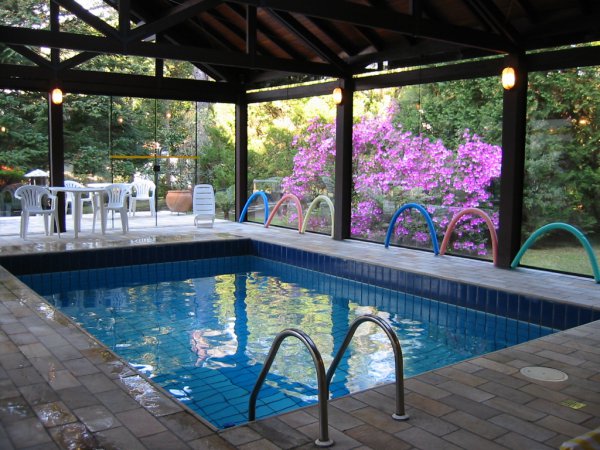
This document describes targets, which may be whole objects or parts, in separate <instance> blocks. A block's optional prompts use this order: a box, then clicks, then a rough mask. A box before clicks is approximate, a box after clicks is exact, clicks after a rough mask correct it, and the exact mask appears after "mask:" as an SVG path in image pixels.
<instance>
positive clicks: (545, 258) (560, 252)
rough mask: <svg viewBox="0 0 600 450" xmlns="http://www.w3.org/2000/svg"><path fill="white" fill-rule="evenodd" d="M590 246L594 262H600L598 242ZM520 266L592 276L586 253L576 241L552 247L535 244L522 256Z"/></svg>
mask: <svg viewBox="0 0 600 450" xmlns="http://www.w3.org/2000/svg"><path fill="white" fill-rule="evenodd" d="M590 244H591V245H592V248H593V249H594V253H595V255H596V260H598V261H600V241H596V242H592V241H590ZM521 265H523V266H532V267H539V268H542V269H550V270H557V271H561V272H569V273H575V274H581V275H589V276H593V272H592V265H591V264H590V261H589V258H588V255H587V252H586V251H585V249H584V248H583V246H582V245H581V244H580V243H579V241H577V240H576V239H573V241H572V242H571V241H569V242H558V243H556V244H553V245H549V244H547V243H546V244H542V243H540V242H536V243H535V244H534V245H533V246H532V247H530V248H529V250H527V251H526V252H525V254H524V255H523V258H522V259H521Z"/></svg>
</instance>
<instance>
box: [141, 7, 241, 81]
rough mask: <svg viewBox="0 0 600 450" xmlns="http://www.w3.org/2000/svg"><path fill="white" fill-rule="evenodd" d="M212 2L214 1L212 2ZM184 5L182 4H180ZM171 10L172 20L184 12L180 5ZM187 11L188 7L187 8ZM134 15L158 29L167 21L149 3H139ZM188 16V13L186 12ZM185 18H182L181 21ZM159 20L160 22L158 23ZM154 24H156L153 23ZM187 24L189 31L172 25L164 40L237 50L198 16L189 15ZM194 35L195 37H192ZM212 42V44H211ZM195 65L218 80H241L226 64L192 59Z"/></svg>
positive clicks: (174, 43)
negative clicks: (162, 19)
mask: <svg viewBox="0 0 600 450" xmlns="http://www.w3.org/2000/svg"><path fill="white" fill-rule="evenodd" d="M205 1H206V2H212V1H213V0H205ZM211 4H212V3H211ZM186 5H190V6H191V7H193V8H195V6H194V5H191V4H190V3H189V2H188V3H186ZM203 5H204V8H206V7H207V6H208V5H209V3H205V4H203ZM180 6H182V5H180ZM170 11H172V12H173V16H174V17H173V18H171V19H169V20H171V21H173V20H174V19H175V18H177V19H178V20H179V19H182V15H181V14H180V13H182V11H181V9H179V7H175V8H173V9H171V10H170ZM186 11H187V9H186ZM133 14H134V16H135V17H136V18H137V20H138V21H140V22H143V23H144V24H148V25H149V26H154V27H156V29H158V28H162V27H164V25H165V23H164V22H161V20H160V17H159V14H158V13H157V12H155V11H150V10H149V9H148V8H147V5H145V4H144V7H140V6H139V5H138V6H136V9H135V11H133ZM185 15H186V16H187V13H186V14H185ZM183 21H184V20H183V19H182V20H180V22H178V23H181V22H183ZM157 22H158V23H157ZM152 24H156V25H152ZM185 24H186V30H187V33H186V32H185V31H183V30H182V29H181V28H180V27H174V26H173V27H172V28H170V29H168V30H166V31H164V32H162V33H161V36H162V37H163V39H164V42H169V43H171V44H172V45H175V46H180V45H183V46H186V45H189V46H194V47H195V46H199V45H204V46H208V47H211V46H216V47H218V48H221V49H223V50H226V51H236V50H237V47H235V46H233V45H230V44H229V43H226V42H223V41H222V40H221V39H220V35H219V33H218V32H217V31H216V30H213V29H212V28H211V27H210V26H208V25H205V24H202V23H200V22H199V21H198V20H197V18H196V17H187V22H186V23H185ZM144 26H145V25H140V26H139V27H138V28H140V29H141V28H143V27H144ZM138 28H135V29H133V30H132V31H131V33H136V32H137V31H138ZM146 30H147V31H149V30H150V29H149V28H148V29H146ZM145 34H147V33H145V32H144V33H141V34H140V36H138V37H140V38H143V39H148V37H150V36H142V35H145ZM192 36H193V37H192ZM211 44H212V45H211ZM190 62H191V63H192V64H193V65H194V66H196V67H198V68H199V69H200V70H202V71H203V72H205V73H206V74H208V75H209V76H210V77H211V78H213V79H215V80H218V81H238V80H239V76H238V74H234V73H232V70H231V69H230V68H228V67H224V66H220V67H218V66H215V65H209V64H206V63H202V62H200V61H190Z"/></svg>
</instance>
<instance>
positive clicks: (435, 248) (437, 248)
mask: <svg viewBox="0 0 600 450" xmlns="http://www.w3.org/2000/svg"><path fill="white" fill-rule="evenodd" d="M407 209H416V210H418V211H419V212H420V213H421V214H423V217H424V218H425V221H426V222H427V227H428V228H429V235H430V236H431V242H432V243H433V254H434V255H439V254H440V246H439V243H438V239H437V235H436V234H435V225H434V224H433V220H431V216H430V215H429V213H428V212H427V210H426V209H425V208H423V206H422V205H419V204H418V203H405V204H404V205H402V206H401V207H400V208H398V210H397V211H396V212H395V213H394V217H392V220H390V225H389V227H388V230H387V234H386V236H385V248H388V247H389V246H390V239H391V238H392V233H393V232H394V225H395V224H396V220H398V217H400V214H402V213H403V212H404V211H405V210H407Z"/></svg>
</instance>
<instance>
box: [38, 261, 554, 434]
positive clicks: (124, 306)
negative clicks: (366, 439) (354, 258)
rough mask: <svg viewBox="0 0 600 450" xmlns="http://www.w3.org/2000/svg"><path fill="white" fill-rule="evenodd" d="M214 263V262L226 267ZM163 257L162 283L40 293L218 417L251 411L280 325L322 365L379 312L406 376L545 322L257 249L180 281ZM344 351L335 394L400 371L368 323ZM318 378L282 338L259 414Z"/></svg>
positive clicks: (532, 333) (298, 401) (296, 397)
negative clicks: (392, 287) (284, 260)
mask: <svg viewBox="0 0 600 450" xmlns="http://www.w3.org/2000/svg"><path fill="white" fill-rule="evenodd" d="M219 261H221V260H219ZM218 264H220V265H219V267H222V268H223V270H221V272H225V271H226V269H227V267H228V266H229V265H228V264H227V263H225V264H223V263H222V261H221V262H219V263H218ZM163 266H164V265H161V266H160V267H162V268H157V267H153V266H147V267H148V270H151V271H155V272H153V273H157V275H156V278H157V279H159V280H161V281H160V282H155V283H144V284H136V283H135V282H133V281H131V280H127V281H126V280H120V281H118V282H117V281H115V282H113V283H104V284H105V285H106V286H107V287H102V288H95V289H71V290H62V291H61V292H56V293H53V294H48V295H46V298H47V299H48V300H49V301H50V302H51V303H53V304H54V305H56V306H57V307H59V308H60V309H61V310H62V311H63V312H65V313H66V314H68V315H70V316H72V317H73V318H74V319H75V320H76V321H77V322H79V323H80V324H81V325H82V326H83V327H84V328H86V329H87V330H88V331H89V332H91V333H92V334H94V335H95V336H96V337H97V338H98V339H99V340H101V341H102V342H104V343H105V344H106V345H107V346H109V347H110V348H111V349H113V350H114V351H115V352H116V353H118V354H119V355H120V356H121V357H123V358H124V359H126V360H127V361H129V362H130V364H132V365H133V366H134V367H135V368H136V369H137V370H139V371H141V372H143V373H144V374H146V375H147V376H149V377H151V378H152V379H153V380H154V381H155V382H157V383H159V384H160V385H161V386H163V387H164V388H165V389H167V390H168V391H170V392H171V394H172V395H173V396H175V397H176V398H178V399H179V400H181V401H183V402H185V403H186V404H188V405H189V406H190V407H192V408H193V409H195V410H196V411H197V412H198V413H200V414H201V415H203V416H204V417H206V418H207V419H208V420H210V421H211V422H212V423H213V424H215V425H216V426H219V427H225V426H229V425H231V424H236V423H241V422H245V421H246V420H247V409H248V396H249V393H250V391H251V390H252V388H253V386H254V383H255V381H256V378H257V375H258V373H259V372H260V370H261V368H262V363H263V362H264V359H265V357H266V355H267V353H268V351H269V348H270V346H271V343H272V342H273V339H274V337H275V335H276V334H277V333H279V332H280V331H281V330H283V329H284V328H298V329H301V330H303V331H304V332H306V333H307V334H308V335H309V336H310V337H311V338H312V339H313V340H314V342H315V343H316V345H317V346H318V348H319V350H320V352H321V354H322V357H323V361H324V363H325V367H328V366H329V365H330V363H331V361H332V359H333V357H334V355H335V352H337V350H338V349H339V347H340V346H341V344H342V342H343V340H344V337H345V335H346V332H347V330H348V326H349V324H350V323H351V322H352V321H353V320H354V318H356V317H357V316H359V315H363V314H368V313H370V314H377V315H379V316H380V317H383V318H385V319H386V320H388V321H389V322H390V324H391V325H392V326H393V328H394V329H395V331H396V333H397V334H398V337H399V339H400V342H401V344H402V350H403V354H404V365H405V374H406V376H411V375H414V374H417V373H421V372H424V371H427V370H431V369H433V368H435V367H440V366H443V365H447V364H450V363H453V362H457V361H460V360H463V359H465V358H469V357H472V356H475V355H479V354H482V353H485V352H489V351H493V350H496V349H499V348H504V347H506V346H507V345H512V344H515V343H517V342H522V341H524V340H527V339H529V338H533V337H537V336H539V335H540V334H547V333H548V332H550V330H545V329H542V328H540V327H531V326H528V325H524V324H519V323H517V322H514V321H511V320H509V319H506V318H502V317H497V316H492V315H489V314H484V313H481V312H475V311H471V310H467V309H465V308H459V307H455V306H452V305H448V304H444V303H439V302H435V301H431V300H427V299H423V298H419V297H414V296H411V295H407V294H404V293H401V292H395V291H389V290H386V289H381V288H376V287H374V286H368V285H363V284H360V283H356V282H352V281H349V280H342V279H339V278H335V277H329V276H324V275H322V274H318V273H315V272H309V271H305V270H302V269H298V268H297V267H293V266H287V265H284V264H275V263H272V262H269V261H266V260H261V259H258V258H255V259H252V260H251V261H250V263H249V264H248V265H247V266H244V267H243V268H242V270H239V271H238V272H237V273H232V274H227V273H225V274H218V275H212V276H209V277H206V276H203V274H202V273H200V272H199V273H197V274H195V275H194V276H193V277H191V278H185V279H180V278H181V277H178V275H177V271H175V270H173V269H172V268H171V269H165V268H164V267H163ZM164 270H171V272H168V273H172V276H170V277H166V276H165V275H164V273H162V272H160V271H164ZM92 272H94V271H87V273H86V276H87V277H90V278H91V277H93V276H94V275H93V274H92ZM159 272H160V273H159ZM213 272H214V271H213ZM103 276H105V274H103ZM150 278H151V277H150ZM166 278H170V279H171V280H172V281H169V280H167V279H166ZM346 355H347V357H346V358H345V359H344V360H343V361H342V362H341V363H340V365H339V367H338V370H337V371H336V375H335V376H334V379H333V382H332V386H331V391H332V393H333V395H334V396H340V395H344V394H346V393H349V392H355V391H358V390H362V389H365V388H368V387H371V386H374V385H376V384H378V383H382V382H390V381H393V380H394V379H395V374H394V360H393V352H392V349H391V347H390V344H389V340H388V338H387V336H386V335H385V334H384V333H383V332H382V331H381V330H380V329H379V328H378V327H377V326H376V325H375V324H373V323H370V322H367V323H364V324H363V325H361V327H359V328H358V330H357V332H356V334H355V338H354V339H353V341H352V344H351V345H350V347H349V349H348V351H347V352H346ZM316 386H317V381H316V373H315V369H314V366H313V363H312V359H311V357H310V355H309V353H308V351H307V350H306V349H305V348H304V346H303V345H302V344H301V343H300V342H299V341H298V340H295V339H286V340H285V341H284V342H283V344H282V346H281V348H280V350H279V353H278V355H277V358H276V359H275V362H274V364H273V367H272V369H271V374H270V375H269V376H268V378H267V382H266V384H265V386H264V387H263V389H262V390H261V393H260V395H259V400H258V403H257V406H258V408H257V416H258V417H263V416H266V415H271V414H274V413H278V412H282V411H286V410H289V409H292V408H295V407H298V406H303V405H306V404H308V403H311V402H315V401H316V399H317V392H316Z"/></svg>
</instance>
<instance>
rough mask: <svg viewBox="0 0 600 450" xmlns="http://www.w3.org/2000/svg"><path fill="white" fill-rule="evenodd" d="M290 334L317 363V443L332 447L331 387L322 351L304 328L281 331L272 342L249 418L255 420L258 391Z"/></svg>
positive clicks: (255, 389)
mask: <svg viewBox="0 0 600 450" xmlns="http://www.w3.org/2000/svg"><path fill="white" fill-rule="evenodd" d="M289 336H293V337H296V338H298V339H299V340H300V341H301V342H302V343H303V344H304V345H305V347H306V348H307V349H308V351H309V352H310V355H311V356H312V359H313V362H314V363H315V369H317V386H318V396H319V431H320V437H319V439H317V440H316V441H315V445H317V446H319V447H330V446H332V445H333V440H331V439H329V430H328V419H327V400H328V399H329V389H327V387H328V385H329V384H328V383H327V382H326V379H325V365H324V364H323V358H321V353H320V352H319V349H318V348H317V346H316V345H315V343H314V342H313V340H312V339H311V338H310V336H308V335H307V334H306V333H304V332H303V331H302V330H298V329H295V328H287V329H285V330H283V331H282V332H281V333H279V334H278V335H277V336H276V337H275V340H274V341H273V344H271V349H270V350H269V354H268V355H267V359H266V360H265V364H264V366H263V368H262V370H261V372H260V375H259V376H258V379H257V380H256V384H255V385H254V389H253V390H252V394H250V401H249V404H248V420H249V421H253V420H255V418H256V397H257V396H258V392H259V391H260V388H261V387H262V385H263V383H264V381H265V378H266V377H267V374H268V373H269V369H270V368H271V365H272V364H273V360H274V359H275V355H276V354H277V351H278V350H279V347H280V345H281V343H282V342H283V340H284V339H285V338H287V337H289Z"/></svg>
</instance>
